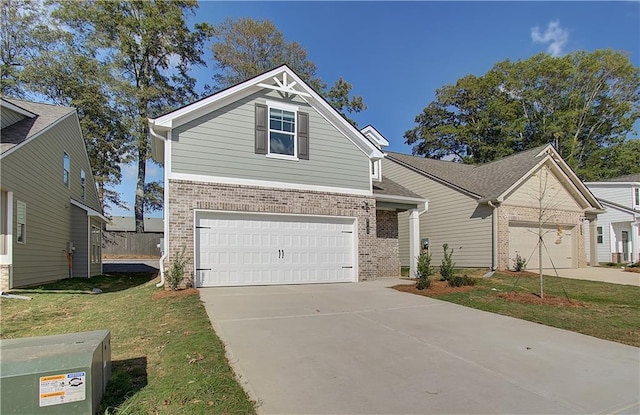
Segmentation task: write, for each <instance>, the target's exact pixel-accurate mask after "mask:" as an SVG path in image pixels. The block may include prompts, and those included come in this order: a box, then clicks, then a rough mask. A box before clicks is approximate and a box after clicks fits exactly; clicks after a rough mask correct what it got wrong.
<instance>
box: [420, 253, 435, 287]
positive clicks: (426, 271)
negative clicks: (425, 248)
mask: <svg viewBox="0 0 640 415" xmlns="http://www.w3.org/2000/svg"><path fill="white" fill-rule="evenodd" d="M417 274H418V281H417V282H416V288H417V289H418V290H424V289H425V288H429V287H431V279H429V277H430V276H431V275H432V274H433V268H431V254H429V253H427V252H421V253H420V255H419V256H418V269H417Z"/></svg>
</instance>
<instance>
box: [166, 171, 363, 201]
mask: <svg viewBox="0 0 640 415" xmlns="http://www.w3.org/2000/svg"><path fill="white" fill-rule="evenodd" d="M165 176H166V177H168V179H170V180H184V181H191V182H200V183H217V184H226V185H237V186H253V187H264V188H269V189H285V190H308V191H311V192H322V193H338V194H348V195H358V196H371V195H372V192H371V190H365V189H349V188H344V187H331V186H316V185H304V184H300V183H288V182H274V181H270V180H254V179H241V178H237V177H221V176H206V175H200V174H190V173H174V172H168V171H167V170H166V169H165Z"/></svg>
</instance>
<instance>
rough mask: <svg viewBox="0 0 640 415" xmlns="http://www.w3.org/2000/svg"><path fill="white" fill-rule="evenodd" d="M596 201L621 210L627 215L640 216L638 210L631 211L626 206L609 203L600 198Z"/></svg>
mask: <svg viewBox="0 0 640 415" xmlns="http://www.w3.org/2000/svg"><path fill="white" fill-rule="evenodd" d="M598 200H599V201H600V203H603V204H607V205H610V206H614V207H617V208H618V209H622V210H624V211H627V212H629V213H635V214H636V215H638V214H640V210H638V209H632V208H630V207H628V206H624V205H621V204H620V203H615V202H610V201H608V200H605V199H601V198H598Z"/></svg>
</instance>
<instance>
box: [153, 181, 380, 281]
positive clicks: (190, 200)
mask: <svg viewBox="0 0 640 415" xmlns="http://www.w3.org/2000/svg"><path fill="white" fill-rule="evenodd" d="M365 203H366V205H365ZM365 206H367V208H365ZM194 209H204V210H220V211H233V212H254V213H255V212H268V213H285V214H286V213H289V214H299V215H326V216H348V217H356V218H357V219H358V237H359V240H358V269H359V276H358V277H359V279H360V280H367V279H375V278H376V277H377V276H378V272H377V267H378V257H377V252H378V246H377V238H376V210H375V199H374V198H373V197H369V196H357V195H353V196H352V195H344V194H337V193H322V192H311V191H303V190H295V189H292V190H288V189H270V188H263V187H252V186H236V185H225V184H218V183H201V182H193V181H185V180H169V235H168V236H167V237H168V242H169V252H168V258H167V260H166V262H165V269H168V268H169V266H170V264H171V263H172V261H173V258H174V256H175V255H176V254H177V253H179V252H181V251H182V249H183V247H184V249H185V256H186V257H187V258H189V259H190V260H189V262H188V263H187V265H186V268H185V281H183V284H182V285H183V286H191V285H193V272H194V263H193V258H194V252H193V248H194V241H193V226H194ZM367 219H369V234H367V231H366V226H367V225H366V222H367V221H366V220H367Z"/></svg>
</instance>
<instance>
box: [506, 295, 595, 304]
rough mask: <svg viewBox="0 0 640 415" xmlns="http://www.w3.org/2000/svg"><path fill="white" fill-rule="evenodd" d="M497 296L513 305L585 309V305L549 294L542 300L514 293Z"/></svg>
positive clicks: (535, 296)
mask: <svg viewBox="0 0 640 415" xmlns="http://www.w3.org/2000/svg"><path fill="white" fill-rule="evenodd" d="M497 296H498V297H500V298H503V299H505V300H507V301H513V302H514V303H521V304H534V305H550V306H555V307H586V304H585V303H583V302H581V301H577V300H570V299H568V298H567V297H560V296H557V295H549V294H545V296H544V298H540V297H539V296H538V294H534V293H516V292H510V293H498V294H497Z"/></svg>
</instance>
